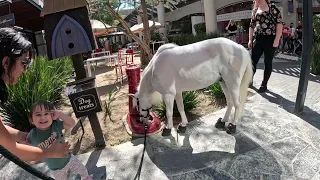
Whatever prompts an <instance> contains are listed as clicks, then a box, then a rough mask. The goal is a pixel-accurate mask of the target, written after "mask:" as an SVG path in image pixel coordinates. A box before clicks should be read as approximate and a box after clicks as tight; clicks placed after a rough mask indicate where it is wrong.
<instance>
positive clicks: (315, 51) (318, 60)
mask: <svg viewBox="0 0 320 180" xmlns="http://www.w3.org/2000/svg"><path fill="white" fill-rule="evenodd" d="M311 73H312V74H315V75H320V43H315V44H313V47H312V53H311Z"/></svg>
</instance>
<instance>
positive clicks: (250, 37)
mask: <svg viewBox="0 0 320 180" xmlns="http://www.w3.org/2000/svg"><path fill="white" fill-rule="evenodd" d="M249 41H250V42H252V41H253V28H252V27H249Z"/></svg>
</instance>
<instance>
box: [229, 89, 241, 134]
mask: <svg viewBox="0 0 320 180" xmlns="http://www.w3.org/2000/svg"><path fill="white" fill-rule="evenodd" d="M228 87H231V88H229V91H230V95H231V100H232V101H233V105H234V108H235V111H234V118H233V121H232V123H229V124H228V126H227V133H228V134H233V133H235V132H236V124H237V122H238V121H239V118H240V92H239V91H240V85H239V84H237V83H235V84H233V85H232V86H228Z"/></svg>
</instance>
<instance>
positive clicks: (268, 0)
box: [253, 0, 270, 9]
mask: <svg viewBox="0 0 320 180" xmlns="http://www.w3.org/2000/svg"><path fill="white" fill-rule="evenodd" d="M265 1H266V2H267V4H270V0H265ZM253 9H258V4H257V3H256V0H253Z"/></svg>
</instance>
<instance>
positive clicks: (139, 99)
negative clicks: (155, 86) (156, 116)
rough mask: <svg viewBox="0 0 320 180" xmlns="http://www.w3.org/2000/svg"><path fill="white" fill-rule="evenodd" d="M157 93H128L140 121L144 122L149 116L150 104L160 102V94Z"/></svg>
mask: <svg viewBox="0 0 320 180" xmlns="http://www.w3.org/2000/svg"><path fill="white" fill-rule="evenodd" d="M159 95H160V94H159V93H152V94H140V93H139V92H136V93H135V94H129V96H131V97H132V104H133V107H135V108H137V111H138V112H139V114H140V120H141V121H142V122H144V123H146V122H147V121H148V120H149V119H150V118H151V116H150V112H151V111H152V106H153V105H157V104H159V102H160V101H159V100H160V99H161V95H160V96H159Z"/></svg>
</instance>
